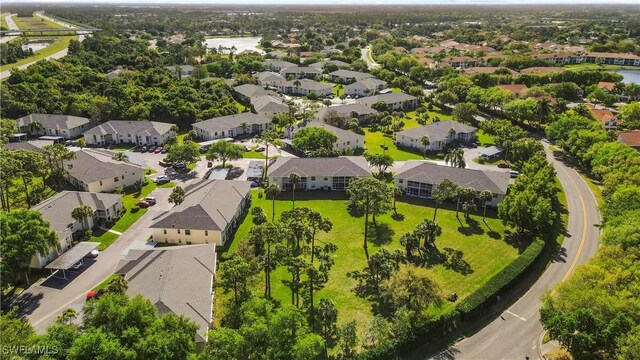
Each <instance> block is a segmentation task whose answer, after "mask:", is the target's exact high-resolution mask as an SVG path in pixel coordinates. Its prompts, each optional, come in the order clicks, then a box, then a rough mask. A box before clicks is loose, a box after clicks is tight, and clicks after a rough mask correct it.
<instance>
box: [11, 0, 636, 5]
mask: <svg viewBox="0 0 640 360" xmlns="http://www.w3.org/2000/svg"><path fill="white" fill-rule="evenodd" d="M7 2H12V3H13V2H16V1H15V0H14V1H11V0H9V1H7ZM17 2H19V3H44V2H47V3H51V2H55V3H83V4H91V3H94V4H108V3H116V4H134V3H135V4H158V3H166V4H225V5H234V4H238V5H239V4H245V5H246V4H259V5H267V4H295V5H302V4H309V5H318V4H326V5H330V4H341V5H399V4H412V5H429V4H439V5H440V4H531V5H534V4H638V3H639V1H638V0H309V1H300V0H298V1H296V0H213V1H212V0H134V1H127V0H84V1H83V0H21V1H17Z"/></svg>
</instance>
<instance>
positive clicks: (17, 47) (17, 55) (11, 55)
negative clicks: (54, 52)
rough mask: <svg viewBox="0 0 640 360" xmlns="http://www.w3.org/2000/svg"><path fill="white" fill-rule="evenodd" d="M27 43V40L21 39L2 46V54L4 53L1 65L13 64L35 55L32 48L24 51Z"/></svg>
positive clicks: (0, 51) (0, 49)
mask: <svg viewBox="0 0 640 360" xmlns="http://www.w3.org/2000/svg"><path fill="white" fill-rule="evenodd" d="M26 43H27V41H26V40H23V39H21V40H14V41H11V42H6V43H2V44H0V53H2V58H1V59H0V63H2V65H5V64H13V63H14V62H17V61H18V60H20V59H25V58H28V57H29V56H31V55H33V50H32V49H31V48H27V49H26V50H25V49H23V46H24V45H25V44H26Z"/></svg>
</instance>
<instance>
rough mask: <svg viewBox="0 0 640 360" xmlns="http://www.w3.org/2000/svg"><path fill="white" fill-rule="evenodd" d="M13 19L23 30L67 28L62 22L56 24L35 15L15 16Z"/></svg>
mask: <svg viewBox="0 0 640 360" xmlns="http://www.w3.org/2000/svg"><path fill="white" fill-rule="evenodd" d="M13 21H14V22H15V23H16V26H18V28H19V29H21V30H40V29H65V27H64V26H62V25H60V24H56V23H54V22H51V21H49V20H46V19H44V18H41V17H39V16H35V15H34V16H31V17H18V16H14V17H13Z"/></svg>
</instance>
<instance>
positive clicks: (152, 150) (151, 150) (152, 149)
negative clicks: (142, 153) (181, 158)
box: [149, 145, 156, 153]
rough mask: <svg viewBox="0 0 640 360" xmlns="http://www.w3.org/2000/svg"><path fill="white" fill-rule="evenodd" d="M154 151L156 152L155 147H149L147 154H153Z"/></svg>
mask: <svg viewBox="0 0 640 360" xmlns="http://www.w3.org/2000/svg"><path fill="white" fill-rule="evenodd" d="M155 150H156V146H154V145H151V146H149V152H150V153H151V152H154V151H155Z"/></svg>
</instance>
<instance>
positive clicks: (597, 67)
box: [562, 63, 638, 71]
mask: <svg viewBox="0 0 640 360" xmlns="http://www.w3.org/2000/svg"><path fill="white" fill-rule="evenodd" d="M562 69H563V70H576V71H578V70H637V69H638V67H637V66H624V65H611V64H591V63H583V64H571V65H564V66H563V67H562Z"/></svg>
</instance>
